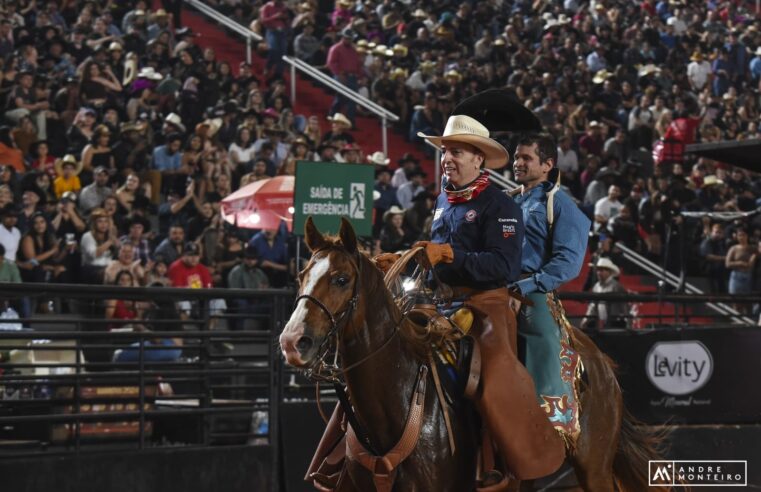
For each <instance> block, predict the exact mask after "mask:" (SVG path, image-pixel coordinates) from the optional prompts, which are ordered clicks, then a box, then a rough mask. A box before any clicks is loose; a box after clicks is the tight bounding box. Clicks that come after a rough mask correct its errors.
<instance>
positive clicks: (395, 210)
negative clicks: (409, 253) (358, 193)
mask: <svg viewBox="0 0 761 492" xmlns="http://www.w3.org/2000/svg"><path fill="white" fill-rule="evenodd" d="M414 239H415V238H414V237H413V236H412V235H411V234H410V232H409V231H408V230H407V229H406V228H405V227H404V209H402V208H399V207H397V206H396V205H394V206H392V207H391V208H390V209H388V210H387V211H386V212H385V213H384V214H383V228H382V229H381V231H380V248H381V251H383V252H384V253H395V252H397V251H400V250H403V249H409V247H410V246H411V245H412V242H413V241H414Z"/></svg>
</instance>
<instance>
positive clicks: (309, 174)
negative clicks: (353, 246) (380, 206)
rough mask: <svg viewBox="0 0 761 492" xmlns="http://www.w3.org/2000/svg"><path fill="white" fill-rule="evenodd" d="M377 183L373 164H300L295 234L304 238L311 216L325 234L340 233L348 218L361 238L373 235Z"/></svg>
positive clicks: (302, 162)
mask: <svg viewBox="0 0 761 492" xmlns="http://www.w3.org/2000/svg"><path fill="white" fill-rule="evenodd" d="M374 183H375V167H374V166H372V165H368V164H342V163H336V162H309V161H298V162H296V184H295V191H294V195H293V198H294V200H293V207H294V209H295V210H294V214H293V233H294V234H298V235H303V234H304V223H305V222H306V220H307V217H309V216H311V217H312V220H313V221H314V224H315V225H316V226H317V229H319V230H320V232H323V233H329V234H337V233H338V229H339V227H340V225H341V217H346V218H347V219H349V221H350V222H351V225H353V226H354V232H356V234H357V235H358V236H370V235H372V230H373V184H374Z"/></svg>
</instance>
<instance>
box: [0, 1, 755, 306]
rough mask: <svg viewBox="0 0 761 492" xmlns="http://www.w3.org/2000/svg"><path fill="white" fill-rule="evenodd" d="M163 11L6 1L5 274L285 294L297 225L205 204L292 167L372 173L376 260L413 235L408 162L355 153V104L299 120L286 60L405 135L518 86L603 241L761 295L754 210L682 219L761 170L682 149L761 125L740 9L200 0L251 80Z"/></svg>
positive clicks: (744, 13) (748, 11)
mask: <svg viewBox="0 0 761 492" xmlns="http://www.w3.org/2000/svg"><path fill="white" fill-rule="evenodd" d="M176 3H177V2H166V4H165V9H166V10H165V9H158V10H153V9H152V7H153V5H151V4H149V3H148V2H146V1H145V0H137V1H134V2H112V1H108V2H97V1H75V0H63V1H58V0H46V1H42V0H8V1H5V2H3V8H2V10H0V74H1V78H0V104H2V105H4V112H3V121H2V122H0V124H2V126H1V127H0V215H1V216H2V217H1V218H2V221H1V223H0V245H2V247H3V249H4V256H5V261H4V262H1V263H0V281H4V280H5V281H7V280H9V279H17V278H18V277H19V276H20V278H21V279H22V280H23V281H24V282H87V283H120V284H123V285H126V284H132V285H173V286H179V287H206V286H212V285H214V286H220V287H222V286H231V287H246V288H257V287H264V286H272V287H283V286H286V285H288V284H289V283H290V282H291V281H292V278H293V273H294V262H293V259H294V257H295V251H296V248H295V242H294V241H295V239H294V238H293V237H292V236H291V235H290V234H289V233H288V232H287V229H286V228H285V227H281V228H280V230H277V231H252V230H249V229H239V228H236V227H234V226H231V225H230V224H227V223H225V222H224V221H223V220H221V218H220V202H221V200H222V199H223V198H225V197H226V196H228V195H230V194H231V193H232V192H234V191H235V190H237V189H238V188H239V187H241V186H243V185H245V184H247V183H250V182H253V181H256V180H260V179H265V178H267V177H270V176H275V175H278V174H293V172H294V166H295V162H296V160H302V159H303V160H317V161H339V162H349V163H358V164H360V163H361V164H370V165H374V166H375V168H376V176H377V178H376V186H375V188H376V201H375V211H376V227H375V237H374V241H373V242H372V243H371V244H370V249H372V250H373V252H380V251H396V250H398V249H401V248H404V247H406V246H408V245H409V244H411V243H412V242H414V241H415V240H418V239H421V238H424V237H425V235H426V230H427V228H428V227H429V226H430V220H431V218H430V217H431V208H432V205H433V202H434V199H435V193H436V192H437V187H438V184H437V183H432V182H431V180H430V179H426V178H430V177H429V176H426V175H425V173H424V172H422V171H421V170H420V168H419V162H417V161H416V159H415V158H414V157H413V156H411V155H405V156H403V157H402V158H401V159H399V161H398V165H399V166H398V169H396V170H392V169H391V167H390V166H389V160H388V159H387V157H386V156H385V155H383V154H382V153H381V152H376V149H362V148H360V147H359V146H358V145H357V144H356V143H355V142H354V141H355V138H354V136H353V135H352V133H353V126H354V120H355V117H356V115H357V114H358V113H359V112H360V111H361V109H360V108H357V107H356V106H355V105H354V104H352V103H351V102H350V101H347V100H344V99H342V98H336V99H335V101H334V103H333V106H332V108H331V111H330V113H331V114H330V115H324V114H322V115H300V114H294V112H293V110H292V108H291V102H290V100H289V97H288V95H287V92H286V86H285V83H284V81H283V79H282V74H283V70H284V65H283V62H282V61H281V57H282V55H283V54H289V53H293V54H294V55H295V56H297V57H298V58H300V59H303V60H305V61H307V62H309V63H310V64H312V65H313V66H317V67H320V68H321V69H323V70H325V71H326V72H329V73H330V74H331V75H332V76H333V77H334V78H336V79H337V80H338V81H340V82H342V83H344V84H346V85H347V86H348V87H350V88H354V89H356V90H357V91H359V92H360V93H361V94H364V95H366V96H368V97H370V98H371V99H373V100H375V101H376V102H378V103H379V104H381V105H382V106H384V107H386V108H388V109H389V110H391V111H393V112H395V113H396V114H398V115H400V117H401V123H400V126H399V128H397V130H398V131H401V132H403V133H404V134H405V135H406V136H407V138H408V139H409V140H411V141H417V140H418V139H417V137H416V134H417V132H424V133H426V134H441V132H442V130H443V125H444V123H445V121H446V117H447V115H448V114H449V113H450V112H451V110H452V109H453V107H454V105H455V104H456V103H457V102H458V101H460V100H462V99H463V98H465V97H467V96H469V95H472V94H474V93H476V92H479V91H481V90H484V89H487V88H491V87H503V88H506V89H507V90H509V91H512V92H513V93H514V94H515V97H516V98H518V99H519V100H520V101H522V102H524V103H525V105H526V106H527V107H529V108H530V109H532V110H533V111H534V112H535V113H536V115H537V116H538V118H539V119H540V121H541V122H542V124H543V125H544V127H545V128H546V131H548V132H550V133H552V134H553V135H554V136H555V137H556V138H557V139H558V157H557V168H558V170H559V171H560V174H561V176H562V181H561V182H562V183H563V185H564V186H565V187H566V188H567V190H568V191H569V193H571V194H572V196H574V197H575V198H576V200H577V201H578V203H579V206H580V207H582V209H583V210H585V211H586V212H587V213H588V214H589V215H590V217H593V218H594V231H593V233H594V238H595V240H594V241H593V242H592V248H593V254H594V255H595V256H601V255H604V256H612V257H614V258H615V256H616V255H615V252H614V251H613V249H612V243H613V242H614V241H618V242H621V243H623V244H626V245H627V246H629V247H631V248H632V249H634V250H635V251H638V252H640V253H642V254H644V255H646V256H648V257H650V258H651V259H653V260H655V261H657V262H661V263H663V264H664V265H666V267H668V268H670V269H672V270H674V271H678V270H679V269H680V268H681V264H682V263H681V258H682V257H683V254H684V257H685V258H686V259H687V260H686V261H685V262H684V264H685V265H687V268H688V273H690V274H694V275H705V276H707V277H708V278H710V280H711V288H712V289H713V291H715V292H726V291H729V292H732V293H748V292H751V291H753V290H759V289H760V288H761V286H759V285H758V282H759V280H760V279H761V274H759V269H760V268H761V261H756V260H757V257H758V255H759V253H761V246H760V243H759V239H761V225H760V224H759V222H758V221H757V220H754V218H753V217H751V218H749V219H746V218H742V219H738V220H736V221H730V222H718V221H715V220H713V219H711V218H710V217H706V218H704V219H701V220H698V219H690V220H685V219H684V218H683V217H682V216H680V215H679V212H680V211H683V210H691V211H707V212H720V211H724V212H726V211H753V210H755V209H756V208H757V206H759V204H760V203H759V197H761V180H759V175H758V174H751V173H748V172H747V171H745V170H743V169H740V168H733V167H731V166H728V165H726V164H724V163H721V162H717V161H712V160H708V159H704V158H700V159H695V158H692V157H690V156H689V155H685V154H684V153H683V145H684V144H686V143H692V142H715V141H719V140H724V139H729V140H740V139H753V138H759V136H761V135H760V134H761V128H759V111H760V110H759V107H760V106H761V94H760V93H759V90H760V89H761V21H760V20H759V18H758V17H757V16H756V14H755V12H754V11H753V8H754V6H753V4H751V3H746V2H739V1H737V2H718V1H715V0H711V1H706V2H687V3H684V2H680V1H679V0H671V1H666V0H661V1H657V2H656V1H655V0H644V1H642V2H628V1H607V2H601V1H597V0H592V1H591V2H579V1H577V0H564V1H559V0H555V1H550V0H534V1H532V2H529V1H526V0H516V1H485V2H461V3H457V2H450V1H447V0H442V1H436V2H421V1H415V0H409V1H405V2H400V1H395V0H382V1H377V2H374V1H367V2H357V3H355V2H352V1H350V0H338V1H337V2H335V4H333V2H323V1H316V0H312V1H305V2H303V3H297V2H284V1H282V0H271V1H269V2H266V3H264V2H261V1H258V2H251V3H243V2H239V1H235V0H218V1H207V2H206V3H209V4H210V5H212V6H214V7H215V8H217V9H219V10H220V11H222V12H223V13H225V14H226V15H228V16H229V17H230V18H232V19H234V20H237V21H238V22H240V23H242V24H244V25H248V26H251V28H252V29H253V30H255V31H258V32H260V33H261V34H262V36H263V38H264V39H265V42H264V43H262V45H261V46H260V47H259V48H260V51H261V53H262V54H263V56H265V57H266V58H267V63H266V71H265V72H264V73H253V71H252V68H251V66H250V65H248V64H247V63H245V62H243V63H241V64H240V65H239V66H237V67H232V66H231V65H230V64H229V63H227V62H224V61H219V60H217V59H216V55H215V53H214V50H213V49H211V48H206V49H201V48H200V47H199V46H198V45H197V44H196V33H194V32H193V31H192V30H190V29H189V28H187V27H182V26H181V24H180V22H179V21H180V19H179V17H178V10H177V5H176ZM326 116H328V120H329V122H326V120H325V118H326ZM326 123H327V124H329V126H330V130H329V131H325V130H327V126H326ZM418 143H419V144H420V146H421V149H422V150H424V151H426V152H429V151H430V149H427V148H425V147H424V146H423V145H422V142H418ZM506 143H508V142H506ZM504 173H505V174H508V175H509V173H510V169H509V167H507V168H505V170H504ZM680 239H681V241H680ZM0 256H2V255H0ZM693 260H701V261H693ZM14 262H15V266H13V264H14ZM16 270H17V271H16ZM123 271H127V272H129V275H121V272H123ZM588 286H589V287H591V282H590V283H589V284H588Z"/></svg>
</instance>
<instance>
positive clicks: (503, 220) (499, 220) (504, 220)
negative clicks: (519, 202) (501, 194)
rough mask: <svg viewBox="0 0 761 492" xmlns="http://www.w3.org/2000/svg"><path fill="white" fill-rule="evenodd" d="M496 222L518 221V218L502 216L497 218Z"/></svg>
mask: <svg viewBox="0 0 761 492" xmlns="http://www.w3.org/2000/svg"><path fill="white" fill-rule="evenodd" d="M497 222H499V223H502V222H518V219H513V218H509V219H502V218H499V219H497Z"/></svg>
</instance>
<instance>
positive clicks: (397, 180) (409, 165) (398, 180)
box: [391, 152, 418, 190]
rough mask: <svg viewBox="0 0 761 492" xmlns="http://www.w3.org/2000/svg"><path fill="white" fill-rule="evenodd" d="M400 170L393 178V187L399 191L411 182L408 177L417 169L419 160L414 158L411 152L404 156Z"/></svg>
mask: <svg viewBox="0 0 761 492" xmlns="http://www.w3.org/2000/svg"><path fill="white" fill-rule="evenodd" d="M397 163H398V164H399V169H397V170H396V171H394V175H393V176H392V177H391V186H393V187H394V188H396V189H397V190H398V189H399V188H400V187H401V186H402V185H403V184H404V183H407V182H408V181H409V179H408V178H407V175H409V174H410V173H412V171H413V170H414V169H415V168H416V167H417V165H418V160H417V159H415V157H413V156H412V154H410V153H409V152H408V153H406V154H404V155H403V156H402V157H401V158H400V159H399V160H398V161H397Z"/></svg>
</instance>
